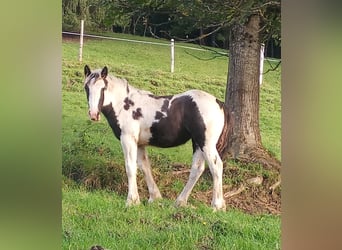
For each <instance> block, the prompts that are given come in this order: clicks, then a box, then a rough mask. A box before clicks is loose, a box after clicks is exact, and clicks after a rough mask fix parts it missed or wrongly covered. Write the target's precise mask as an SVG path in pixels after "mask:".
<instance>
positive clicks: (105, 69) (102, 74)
mask: <svg viewBox="0 0 342 250" xmlns="http://www.w3.org/2000/svg"><path fill="white" fill-rule="evenodd" d="M107 75H108V68H107V66H104V68H103V69H102V71H101V77H102V78H103V79H105V78H106V77H107Z"/></svg>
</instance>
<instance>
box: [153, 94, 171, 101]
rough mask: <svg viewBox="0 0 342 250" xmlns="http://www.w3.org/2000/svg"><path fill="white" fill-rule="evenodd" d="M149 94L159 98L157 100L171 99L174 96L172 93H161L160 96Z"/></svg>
mask: <svg viewBox="0 0 342 250" xmlns="http://www.w3.org/2000/svg"><path fill="white" fill-rule="evenodd" d="M148 96H149V97H151V98H154V99H157V100H158V99H161V98H164V99H168V100H170V99H171V98H172V97H173V96H172V95H160V96H158V95H152V94H149V95H148Z"/></svg>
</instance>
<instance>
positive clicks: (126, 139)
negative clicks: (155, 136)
mask: <svg viewBox="0 0 342 250" xmlns="http://www.w3.org/2000/svg"><path fill="white" fill-rule="evenodd" d="M120 141H121V145H122V149H123V152H124V156H125V167H126V174H127V178H128V195H127V201H126V205H127V206H130V205H135V204H139V203H140V198H139V193H138V186H137V144H136V142H135V140H134V137H133V136H131V135H121V138H120Z"/></svg>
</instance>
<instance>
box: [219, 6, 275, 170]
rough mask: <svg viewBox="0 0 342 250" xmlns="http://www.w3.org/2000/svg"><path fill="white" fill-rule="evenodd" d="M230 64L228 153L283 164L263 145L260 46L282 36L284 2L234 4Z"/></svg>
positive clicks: (272, 164) (231, 24)
mask: <svg viewBox="0 0 342 250" xmlns="http://www.w3.org/2000/svg"><path fill="white" fill-rule="evenodd" d="M232 9H233V10H234V14H233V15H232V20H231V22H230V35H229V66H228V79H227V90H226V99H225V104H226V105H227V107H228V108H229V110H230V111H231V112H232V115H233V120H234V123H233V133H232V134H231V135H230V137H229V138H228V140H227V142H228V145H227V146H228V152H229V153H230V154H231V156H232V157H233V158H236V159H240V160H242V161H248V162H256V163H261V164H262V165H264V166H266V167H275V168H277V169H278V168H279V167H280V162H279V161H278V160H277V159H275V158H274V157H272V156H271V155H270V154H269V153H268V152H267V151H266V150H265V149H264V147H263V146H262V143H261V136H260V129H259V93H260V90H259V88H260V84H259V74H260V59H259V58H260V47H261V43H262V42H263V41H264V38H265V37H267V36H270V34H269V33H268V32H269V31H270V30H271V29H273V31H276V33H273V34H272V35H273V36H280V1H238V3H236V4H232Z"/></svg>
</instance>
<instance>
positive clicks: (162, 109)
mask: <svg viewBox="0 0 342 250" xmlns="http://www.w3.org/2000/svg"><path fill="white" fill-rule="evenodd" d="M169 102H170V101H169V100H168V99H165V100H164V103H163V106H162V107H161V111H162V112H166V111H167V109H168V108H169Z"/></svg>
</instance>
